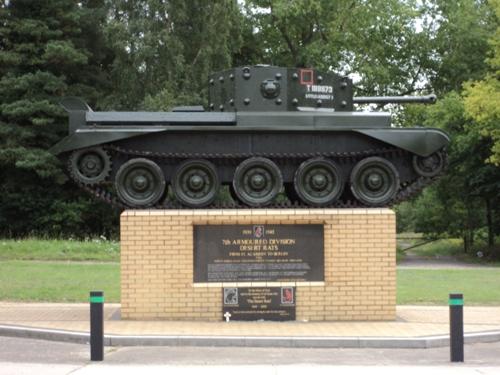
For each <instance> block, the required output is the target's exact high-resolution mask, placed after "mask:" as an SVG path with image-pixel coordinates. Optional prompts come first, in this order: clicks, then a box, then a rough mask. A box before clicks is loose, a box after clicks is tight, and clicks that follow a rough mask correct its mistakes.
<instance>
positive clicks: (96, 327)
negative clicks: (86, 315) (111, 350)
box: [90, 292, 104, 361]
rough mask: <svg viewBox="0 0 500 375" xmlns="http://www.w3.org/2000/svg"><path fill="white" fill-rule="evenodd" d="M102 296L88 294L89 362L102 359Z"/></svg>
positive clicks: (96, 293)
mask: <svg viewBox="0 0 500 375" xmlns="http://www.w3.org/2000/svg"><path fill="white" fill-rule="evenodd" d="M103 305H104V295H103V293H102V292H90V360H91V361H102V360H103V359H104V314H103Z"/></svg>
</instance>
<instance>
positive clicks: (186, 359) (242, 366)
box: [0, 337, 500, 375]
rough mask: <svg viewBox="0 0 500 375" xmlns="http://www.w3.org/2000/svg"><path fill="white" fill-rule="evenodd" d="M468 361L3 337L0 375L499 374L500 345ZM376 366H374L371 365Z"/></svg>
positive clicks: (408, 354)
mask: <svg viewBox="0 0 500 375" xmlns="http://www.w3.org/2000/svg"><path fill="white" fill-rule="evenodd" d="M465 359H466V362H465V363H463V364H450V362H449V348H435V349H288V348H227V347H224V348H220V347H120V348H106V354H105V360H104V362H100V363H96V362H94V363H91V362H89V348H88V346H87V345H81V344H73V343H61V342H52V341H43V340H32V339H19V338H7V337H0V375H14V374H15V375H23V374H30V375H31V374H37V375H39V374H40V375H43V374H51V375H63V374H64V375H69V374H71V375H87V374H105V375H109V374H114V373H120V374H129V373H130V374H134V375H137V374H138V373H141V372H147V373H148V374H150V373H162V374H164V373H168V374H172V373H186V372H187V373H203V374H212V373H213V374H217V375H221V374H225V373H228V374H229V373H231V374H232V375H234V373H235V371H237V373H238V375H245V374H247V373H248V374H250V373H251V374H253V375H267V374H273V375H274V374H287V375H290V374H295V373H297V374H299V373H300V374H303V373H305V372H308V371H314V374H315V375H316V374H322V373H325V374H326V373H328V374H332V373H336V372H338V371H341V373H346V374H351V373H352V374H354V373H360V372H361V373H363V372H367V373H368V372H369V373H370V374H379V373H380V374H382V373H383V374H396V373H397V374H399V375H400V374H401V372H403V371H404V373H405V375H411V374H417V373H418V374H421V373H422V371H428V372H429V373H430V374H433V373H439V374H454V375H456V374H458V375H460V374H500V343H489V344H474V345H467V346H466V348H465ZM368 366H374V367H368Z"/></svg>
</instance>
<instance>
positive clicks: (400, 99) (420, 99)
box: [353, 94, 436, 104]
mask: <svg viewBox="0 0 500 375" xmlns="http://www.w3.org/2000/svg"><path fill="white" fill-rule="evenodd" d="M353 103H355V104H389V103H395V104H402V103H425V104H434V103H436V95H434V94H430V95H424V96H355V97H354V98H353Z"/></svg>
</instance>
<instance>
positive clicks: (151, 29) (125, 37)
mask: <svg viewBox="0 0 500 375" xmlns="http://www.w3.org/2000/svg"><path fill="white" fill-rule="evenodd" d="M109 5H110V8H111V19H110V21H109V24H108V25H107V28H106V30H107V32H106V34H107V40H108V43H109V45H110V46H112V48H113V51H114V52H115V55H116V57H115V60H114V62H113V69H112V78H113V85H114V92H113V94H112V95H110V97H108V100H107V103H106V105H107V106H108V107H111V108H114V109H121V108H126V109H128V110H133V109H137V108H145V109H150V110H153V109H156V110H158V109H163V110H167V109H170V108H171V107H172V106H174V105H178V104H183V105H186V104H203V103H204V102H205V98H206V94H207V86H208V85H207V77H208V75H209V73H211V72H212V71H217V70H222V69H225V68H228V67H230V66H231V65H232V55H233V54H235V53H236V52H237V50H238V48H239V43H240V37H239V23H240V21H241V18H240V12H239V8H238V4H237V1H236V0H217V1H204V0H169V1H159V0H139V1H127V0H117V1H111V2H110V4H109Z"/></svg>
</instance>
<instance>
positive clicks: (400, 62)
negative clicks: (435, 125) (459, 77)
mask: <svg viewBox="0 0 500 375" xmlns="http://www.w3.org/2000/svg"><path fill="white" fill-rule="evenodd" d="M245 9H246V12H245V13H246V14H247V17H249V18H250V19H251V20H252V22H251V27H253V29H255V30H256V32H255V33H254V35H253V37H252V38H251V39H250V43H256V42H257V43H258V44H259V45H260V49H259V51H261V52H260V53H256V54H255V55H253V56H252V59H256V58H259V59H260V60H261V61H260V62H261V63H262V62H263V63H269V64H275V65H282V66H297V67H303V66H310V67H315V68H318V69H321V70H325V71H330V70H333V71H337V72H339V73H342V74H351V73H353V74H355V76H356V78H357V81H358V82H357V89H358V92H360V93H363V94H408V93H411V92H413V91H414V90H415V89H416V88H418V85H419V83H420V82H421V81H422V79H423V73H424V68H425V67H426V66H428V65H429V62H428V60H429V56H430V53H429V48H430V47H429V38H430V37H431V31H432V30H431V28H429V27H427V25H425V24H422V25H420V26H418V25H417V22H418V20H419V19H421V18H422V12H423V11H424V10H425V9H424V8H422V7H420V6H419V5H418V2H417V1H413V0H406V1H401V0H383V1H382V0H368V1H365V0H352V1H331V0H307V1H306V0H297V1H288V0H247V1H246V2H245ZM245 35H246V34H245ZM245 45H248V43H245V44H244V46H245Z"/></svg>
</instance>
